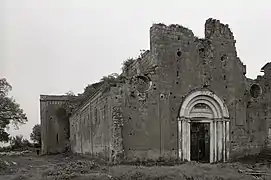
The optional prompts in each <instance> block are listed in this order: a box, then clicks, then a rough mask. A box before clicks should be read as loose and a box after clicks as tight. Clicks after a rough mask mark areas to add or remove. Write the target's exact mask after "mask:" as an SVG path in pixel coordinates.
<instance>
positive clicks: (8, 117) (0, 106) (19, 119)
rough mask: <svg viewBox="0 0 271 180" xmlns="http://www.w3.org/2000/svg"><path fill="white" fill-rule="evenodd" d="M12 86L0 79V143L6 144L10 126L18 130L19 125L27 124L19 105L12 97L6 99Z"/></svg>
mask: <svg viewBox="0 0 271 180" xmlns="http://www.w3.org/2000/svg"><path fill="white" fill-rule="evenodd" d="M11 90H12V86H11V85H10V84H9V83H8V82H7V80H6V79H5V78H3V79H0V141H2V142H8V140H9V134H8V133H7V132H6V130H7V128H8V127H9V125H10V124H12V125H14V127H16V128H18V127H19V125H21V124H25V123H26V122H27V117H26V114H25V113H24V112H23V110H22V109H21V108H20V105H19V104H17V103H16V101H15V100H14V99H13V98H12V97H8V92H9V91H11Z"/></svg>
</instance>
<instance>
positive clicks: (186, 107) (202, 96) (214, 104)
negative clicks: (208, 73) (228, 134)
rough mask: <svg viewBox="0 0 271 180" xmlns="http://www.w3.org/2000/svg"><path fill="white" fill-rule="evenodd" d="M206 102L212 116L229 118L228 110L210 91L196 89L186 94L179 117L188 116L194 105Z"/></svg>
mask: <svg viewBox="0 0 271 180" xmlns="http://www.w3.org/2000/svg"><path fill="white" fill-rule="evenodd" d="M199 103H202V104H206V105H207V106H208V107H209V108H210V111H211V112H212V114H213V118H229V112H228V109H227V107H226V106H225V104H224V102H223V101H222V100H221V99H220V98H219V97H218V96H217V95H215V94H214V93H212V92H210V91H196V92H193V93H191V94H190V95H188V96H187V97H186V98H185V100H184V102H183V104H182V107H181V110H180V117H188V118H189V117H190V116H191V115H190V114H191V111H192V110H193V108H194V106H195V105H197V104H199Z"/></svg>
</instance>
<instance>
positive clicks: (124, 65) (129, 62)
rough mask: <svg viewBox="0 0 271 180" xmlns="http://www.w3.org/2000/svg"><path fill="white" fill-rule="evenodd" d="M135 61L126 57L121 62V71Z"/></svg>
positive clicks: (125, 69)
mask: <svg viewBox="0 0 271 180" xmlns="http://www.w3.org/2000/svg"><path fill="white" fill-rule="evenodd" d="M134 62H135V59H134V58H128V59H127V60H125V61H124V62H123V63H122V71H123V72H125V71H127V70H128V69H129V68H131V65H132V64H133V63H134Z"/></svg>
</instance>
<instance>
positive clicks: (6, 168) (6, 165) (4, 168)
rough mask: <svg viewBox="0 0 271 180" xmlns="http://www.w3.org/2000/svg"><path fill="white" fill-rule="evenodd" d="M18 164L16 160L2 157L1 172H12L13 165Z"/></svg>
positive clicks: (0, 160) (0, 161)
mask: <svg viewBox="0 0 271 180" xmlns="http://www.w3.org/2000/svg"><path fill="white" fill-rule="evenodd" d="M16 165H17V163H16V162H13V161H6V160H2V159H0V174H3V173H8V172H12V170H13V168H11V167H13V166H16Z"/></svg>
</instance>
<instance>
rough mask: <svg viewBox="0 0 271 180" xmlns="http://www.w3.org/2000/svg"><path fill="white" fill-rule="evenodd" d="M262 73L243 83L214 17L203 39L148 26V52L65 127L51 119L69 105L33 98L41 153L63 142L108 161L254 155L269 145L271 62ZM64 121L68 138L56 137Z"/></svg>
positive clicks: (224, 29)
mask: <svg viewBox="0 0 271 180" xmlns="http://www.w3.org/2000/svg"><path fill="white" fill-rule="evenodd" d="M262 71H263V72H264V75H263V76H258V78H257V79H255V80H251V79H249V78H246V76H245V74H246V66H245V65H243V63H242V62H241V61H240V59H239V58H238V56H237V52H236V47H235V39H234V36H233V33H232V32H231V30H230V28H229V27H228V25H224V24H222V23H220V22H219V21H218V20H215V19H208V20H207V21H206V23H205V38H204V39H200V38H197V37H195V36H194V34H193V32H192V31H191V30H189V29H187V28H185V27H182V26H180V25H170V26H166V25H164V24H154V25H153V26H152V27H151V28H150V50H148V51H145V52H144V53H143V54H141V56H140V58H138V59H137V60H136V61H134V62H133V64H131V65H130V67H129V68H128V70H125V71H124V72H122V76H125V77H126V80H125V82H123V83H118V84H117V86H116V87H111V88H110V89H109V90H108V91H106V92H105V91H102V90H101V89H102V88H101V89H100V90H97V92H95V93H94V94H93V95H92V96H91V97H89V99H88V100H86V101H85V102H84V103H83V104H82V105H80V106H79V107H77V109H76V110H74V111H73V113H72V115H71V116H68V118H67V116H65V122H66V123H64V124H63V123H62V124H61V123H60V122H63V121H61V119H63V117H62V116H56V114H57V110H58V108H59V107H62V106H61V104H63V102H67V101H68V102H70V101H69V100H68V99H65V96H63V97H62V96H54V98H55V99H54V100H52V97H53V96H41V122H42V144H43V145H42V148H43V152H44V153H50V152H60V151H62V150H63V149H64V148H65V146H66V143H64V140H65V142H69V147H70V149H71V151H73V152H75V153H84V154H92V155H98V156H102V157H104V158H106V159H107V160H109V161H113V162H116V163H118V162H120V161H128V160H136V159H141V160H146V159H158V158H161V157H163V158H173V159H174V158H175V159H177V158H179V159H181V160H188V161H190V160H195V158H196V159H197V158H198V159H197V160H200V158H201V157H203V156H204V157H205V159H206V158H207V161H208V162H215V161H227V160H229V159H231V158H235V157H239V156H244V155H249V154H256V153H259V152H260V151H261V150H263V149H265V148H270V147H271V103H270V102H271V93H270V87H271V64H269V63H268V64H266V65H265V66H264V67H263V69H262ZM50 117H53V119H50ZM54 117H56V119H54ZM67 124H69V139H67V138H65V137H64V135H63V134H65V133H62V131H64V129H66V127H67ZM203 125H204V126H203ZM202 128H203V129H204V128H205V129H204V130H202V131H201V130H200V129H202ZM202 133H203V135H202ZM200 134H201V135H200ZM56 135H57V140H56ZM200 137H204V139H205V140H204V143H203V144H202V142H203V140H202V139H200ZM195 139H196V140H195ZM68 140H69V141H68ZM203 147H204V148H203ZM195 148H196V150H195ZM203 151H204V153H203ZM194 154H198V155H196V156H195V155H194Z"/></svg>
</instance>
